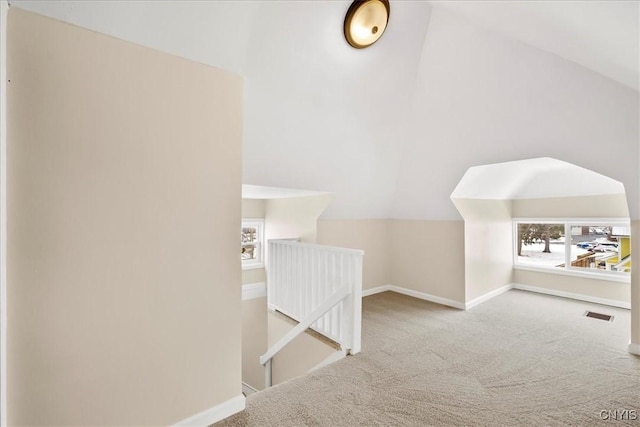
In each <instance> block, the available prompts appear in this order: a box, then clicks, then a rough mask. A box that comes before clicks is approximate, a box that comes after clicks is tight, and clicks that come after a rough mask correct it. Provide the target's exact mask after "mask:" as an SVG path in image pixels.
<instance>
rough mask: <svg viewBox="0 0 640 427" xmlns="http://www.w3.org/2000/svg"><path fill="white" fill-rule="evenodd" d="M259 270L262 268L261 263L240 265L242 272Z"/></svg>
mask: <svg viewBox="0 0 640 427" xmlns="http://www.w3.org/2000/svg"><path fill="white" fill-rule="evenodd" d="M259 268H264V264H263V263H256V264H242V271H244V270H257V269H259Z"/></svg>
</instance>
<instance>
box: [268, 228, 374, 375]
mask: <svg viewBox="0 0 640 427" xmlns="http://www.w3.org/2000/svg"><path fill="white" fill-rule="evenodd" d="M363 255H364V251H361V250H357V249H346V248H337V247H332V246H324V245H316V244H311V243H300V242H297V241H293V240H270V241H269V260H268V275H269V276H268V280H267V303H268V305H269V308H270V309H272V310H278V311H280V312H282V313H283V314H286V315H287V316H289V317H291V318H293V319H295V320H297V321H298V322H300V323H299V324H298V325H297V326H296V327H295V328H294V329H292V330H291V331H290V332H289V333H288V334H287V335H285V336H284V337H282V338H281V339H280V340H279V341H278V342H277V343H276V344H275V345H274V346H272V347H271V348H270V349H269V350H268V351H267V352H266V353H265V354H264V355H263V356H261V357H260V363H261V364H263V365H265V368H266V370H265V385H266V386H267V387H269V386H271V359H272V358H273V356H275V354H276V353H277V352H278V351H280V350H281V349H282V348H283V347H284V346H286V345H287V344H288V343H289V342H291V341H292V340H293V339H294V338H295V337H296V336H298V335H299V334H300V333H302V332H304V331H305V330H306V329H307V328H309V327H311V328H312V329H314V330H315V331H316V332H319V333H320V334H322V335H325V336H326V337H328V338H330V339H332V340H334V341H336V342H337V343H339V344H340V346H341V347H342V348H343V349H344V350H347V351H348V352H349V353H350V354H356V353H359V352H360V348H361V344H360V340H361V325H362V257H363Z"/></svg>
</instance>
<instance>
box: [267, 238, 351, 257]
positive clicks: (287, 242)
mask: <svg viewBox="0 0 640 427" xmlns="http://www.w3.org/2000/svg"><path fill="white" fill-rule="evenodd" d="M269 243H276V244H278V245H283V246H294V247H299V248H311V249H318V250H327V251H332V252H340V253H345V254H351V255H364V251H363V250H362V249H351V248H341V247H338V246H327V245H319V244H317V243H304V242H297V241H295V240H291V239H271V240H269Z"/></svg>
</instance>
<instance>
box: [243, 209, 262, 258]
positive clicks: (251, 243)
mask: <svg viewBox="0 0 640 427" xmlns="http://www.w3.org/2000/svg"><path fill="white" fill-rule="evenodd" d="M263 232H264V220H262V219H251V220H243V221H242V228H241V230H240V241H241V255H240V256H241V259H242V268H243V269H251V268H262V267H264V261H263V254H264V244H263V240H264V237H263Z"/></svg>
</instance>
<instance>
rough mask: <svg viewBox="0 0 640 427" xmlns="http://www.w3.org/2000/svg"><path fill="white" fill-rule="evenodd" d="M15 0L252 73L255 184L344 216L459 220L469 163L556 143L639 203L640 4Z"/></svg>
mask: <svg viewBox="0 0 640 427" xmlns="http://www.w3.org/2000/svg"><path fill="white" fill-rule="evenodd" d="M349 4H350V1H313V0H308V1H210V2H196V1H140V2H125V1H91V2H79V1H72V2H69V1H56V2H39V1H20V0H14V1H12V5H13V6H17V7H22V8H26V9H29V10H32V11H35V12H38V13H42V14H45V15H48V16H51V17H54V18H57V19H60V20H63V21H66V22H69V23H72V24H76V25H80V26H83V27H86V28H89V29H92V30H95V31H99V32H102V33H106V34H109V35H112V36H115V37H118V38H122V39H126V40H130V41H132V42H135V43H138V44H142V45H145V46H149V47H152V48H155V49H159V50H162V51H165V52H169V53H172V54H175V55H179V56H182V57H185V58H188V59H191V60H195V61H199V62H202V63H205V64H209V65H212V66H216V67H220V68H224V69H228V70H231V71H234V72H237V73H239V74H241V75H243V76H244V77H245V125H244V152H243V154H244V161H243V168H244V170H243V181H244V183H245V184H253V185H265V186H274V187H294V188H302V189H308V190H318V191H330V192H333V193H335V198H334V201H333V203H332V204H331V205H330V206H329V208H328V209H327V211H326V212H325V215H326V216H328V217H334V218H387V217H394V218H420V219H458V218H459V215H458V213H457V212H456V210H455V207H454V206H453V205H452V203H451V202H450V200H449V195H450V194H451V192H452V191H453V189H454V188H455V186H456V184H457V182H458V180H459V179H460V178H461V177H462V175H463V174H464V172H465V171H466V170H467V168H469V167H471V166H474V165H479V164H486V163H495V162H501V161H509V160H518V159H523V158H527V157H544V156H550V157H555V158H558V159H561V160H567V161H570V162H572V163H575V164H577V165H579V166H583V167H587V168H590V169H593V170H595V171H596V172H598V173H602V174H605V175H608V176H611V177H613V178H614V179H616V180H618V181H620V182H623V183H624V184H625V186H626V189H627V191H628V192H631V194H632V196H631V202H632V203H631V205H632V206H631V210H632V212H633V211H634V210H635V211H637V212H640V207H637V208H636V207H634V206H638V200H639V199H640V197H639V194H638V193H639V192H640V190H639V187H640V186H639V185H638V181H639V180H640V177H639V175H638V169H639V168H638V165H639V163H640V152H639V151H640V150H639V147H638V91H637V89H638V50H639V48H638V39H639V23H638V21H639V19H638V17H639V10H638V3H637V2H624V1H621V2H617V1H608V2H589V1H575V2H554V1H549V2H516V1H499V2H464V1H456V2H427V1H394V0H391V8H392V10H391V19H390V22H389V26H388V29H387V32H386V33H385V34H384V36H383V37H382V39H381V40H380V41H379V42H378V43H376V44H375V45H374V46H372V47H371V48H368V49H364V50H355V49H353V48H351V47H350V46H349V45H348V44H347V43H346V42H345V40H344V38H343V35H342V24H343V19H344V14H345V12H346V10H347V8H348V7H349Z"/></svg>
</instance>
